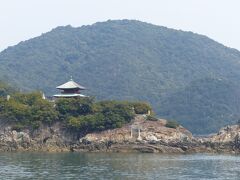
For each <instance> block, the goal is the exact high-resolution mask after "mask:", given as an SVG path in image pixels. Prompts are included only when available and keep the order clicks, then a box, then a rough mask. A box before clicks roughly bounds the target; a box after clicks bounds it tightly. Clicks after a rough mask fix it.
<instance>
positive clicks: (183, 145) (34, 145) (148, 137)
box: [0, 115, 240, 154]
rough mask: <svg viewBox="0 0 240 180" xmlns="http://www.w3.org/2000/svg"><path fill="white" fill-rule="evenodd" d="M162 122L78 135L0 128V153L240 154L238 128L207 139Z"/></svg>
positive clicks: (139, 119) (58, 129)
mask: <svg viewBox="0 0 240 180" xmlns="http://www.w3.org/2000/svg"><path fill="white" fill-rule="evenodd" d="M165 125H166V120H163V119H159V120H158V121H147V120H146V118H145V116H144V115H138V116H136V117H135V119H134V120H133V121H132V122H131V123H130V124H127V125H125V126H123V127H122V128H118V129H112V130H105V131H102V132H95V133H89V134H86V135H79V134H76V133H71V132H68V131H67V130H66V129H65V128H64V127H63V126H62V125H61V123H55V124H54V125H52V126H46V125H42V126H41V127H40V128H39V129H37V130H34V131H30V130H29V129H25V130H22V131H18V132H17V131H15V130H12V128H11V126H10V125H2V126H1V128H0V151H2V152H12V151H43V152H142V153H170V154H171V153H174V154H175V153H234V154H238V153H240V127H239V126H238V125H235V126H228V127H225V128H222V129H221V130H220V131H219V133H218V134H214V135H211V136H209V137H204V138H203V137H193V136H192V134H191V132H189V131H188V130H187V129H185V128H184V127H182V126H179V127H177V128H176V129H174V128H168V127H166V126H165Z"/></svg>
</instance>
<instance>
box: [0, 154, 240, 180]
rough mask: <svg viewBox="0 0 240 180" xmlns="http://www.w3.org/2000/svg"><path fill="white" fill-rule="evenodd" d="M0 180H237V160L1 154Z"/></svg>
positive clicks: (202, 156) (239, 165)
mask: <svg viewBox="0 0 240 180" xmlns="http://www.w3.org/2000/svg"><path fill="white" fill-rule="evenodd" d="M0 179H4V180H5V179H184V180H185V179H240V156H231V155H207V154H195V155H161V154H127V153H122V154H121V153H119V154H117V153H116V154H115V153H0Z"/></svg>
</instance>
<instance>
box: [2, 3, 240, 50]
mask: <svg viewBox="0 0 240 180" xmlns="http://www.w3.org/2000/svg"><path fill="white" fill-rule="evenodd" d="M239 9H240V0H0V51H1V50H3V49H5V48H7V47H8V46H12V45H15V44H17V43H18V42H20V41H23V40H27V39H29V38H32V37H35V36H39V35H41V34H42V33H44V32H47V31H50V30H51V29H52V28H55V27H57V26H62V25H68V24H70V25H72V26H75V27H78V26H81V25H88V24H92V23H95V22H98V21H106V20H108V19H137V20H141V21H145V22H150V23H153V24H157V25H162V26H167V27H170V28H175V29H182V30H185V31H193V32H196V33H199V34H204V35H207V36H209V37H211V38H213V39H215V40H216V41H218V42H221V43H223V44H225V45H227V46H230V47H233V48H237V49H239V50H240V38H239V32H240V20H239V17H240V10H239Z"/></svg>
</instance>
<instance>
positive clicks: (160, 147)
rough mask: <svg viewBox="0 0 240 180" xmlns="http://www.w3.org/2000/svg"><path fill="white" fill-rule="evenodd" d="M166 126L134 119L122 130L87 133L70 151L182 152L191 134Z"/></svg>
mask: <svg viewBox="0 0 240 180" xmlns="http://www.w3.org/2000/svg"><path fill="white" fill-rule="evenodd" d="M165 124H166V120H163V119H161V120H159V121H146V119H145V117H144V116H137V117H136V118H135V119H134V121H133V122H132V123H131V124H127V125H125V126H124V127H122V128H118V129H113V130H106V131H102V132H99V133H91V134H87V135H86V136H84V137H82V138H80V139H79V146H77V147H74V148H73V149H74V150H75V151H98V150H99V148H98V146H101V147H104V148H103V149H107V151H114V152H117V151H124V152H126V151H131V152H132V151H133V152H135V151H139V152H168V153H177V152H178V153H181V152H184V150H183V149H184V148H183V147H181V145H180V144H181V142H182V143H183V142H185V143H186V142H192V138H193V137H192V134H191V133H190V132H189V131H188V130H186V129H185V128H183V127H181V126H180V127H178V128H176V129H173V128H167V127H165ZM83 144H84V145H83ZM95 146H96V147H95ZM186 149H187V148H186V147H185V150H186Z"/></svg>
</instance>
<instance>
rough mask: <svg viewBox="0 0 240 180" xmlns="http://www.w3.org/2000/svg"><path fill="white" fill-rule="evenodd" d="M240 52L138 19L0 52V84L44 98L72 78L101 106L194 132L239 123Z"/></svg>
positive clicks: (58, 32)
mask: <svg viewBox="0 0 240 180" xmlns="http://www.w3.org/2000/svg"><path fill="white" fill-rule="evenodd" d="M239 62H240V52H239V51H237V50H235V49H231V48H227V47H225V46H224V45H222V44H219V43H217V42H216V41H214V40H211V39H209V38H208V37H206V36H203V35H198V34H195V33H192V32H184V31H179V30H173V29H169V28H166V27H161V26H156V25H152V24H148V23H143V22H140V21H135V20H116V21H107V22H101V23H96V24H93V25H91V26H82V27H79V28H73V27H71V26H64V27H57V28H55V29H53V30H52V31H50V32H48V33H45V34H43V35H41V36H39V37H36V38H33V39H30V40H28V41H24V42H21V43H19V44H18V45H16V46H13V47H10V48H8V49H6V50H4V51H2V52H1V53H0V63H1V66H0V79H2V80H5V81H8V82H10V83H11V84H13V85H14V86H17V87H19V88H21V89H22V90H25V91H31V90H36V89H38V90H42V91H44V92H45V93H46V94H47V95H52V94H54V93H55V92H56V90H55V87H56V86H57V85H59V84H61V83H62V82H66V81H67V80H68V79H69V77H70V75H73V78H74V79H75V80H76V81H77V82H80V83H81V84H84V85H85V86H86V87H88V88H89V90H88V92H89V95H94V96H96V97H97V98H98V99H126V100H143V101H149V102H150V103H152V104H153V107H154V110H155V112H156V113H157V114H158V115H159V116H161V117H163V118H168V119H175V120H177V121H179V122H180V123H181V124H183V126H185V127H186V128H188V129H189V130H190V131H192V132H193V133H201V134H205V133H211V132H216V131H217V130H218V129H219V128H220V127H222V126H225V125H227V124H232V123H235V122H236V121H237V120H238V119H239V117H240V114H239V112H240V105H239V95H240V93H239V92H240V87H239V84H240V71H239V70H240V64H239Z"/></svg>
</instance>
